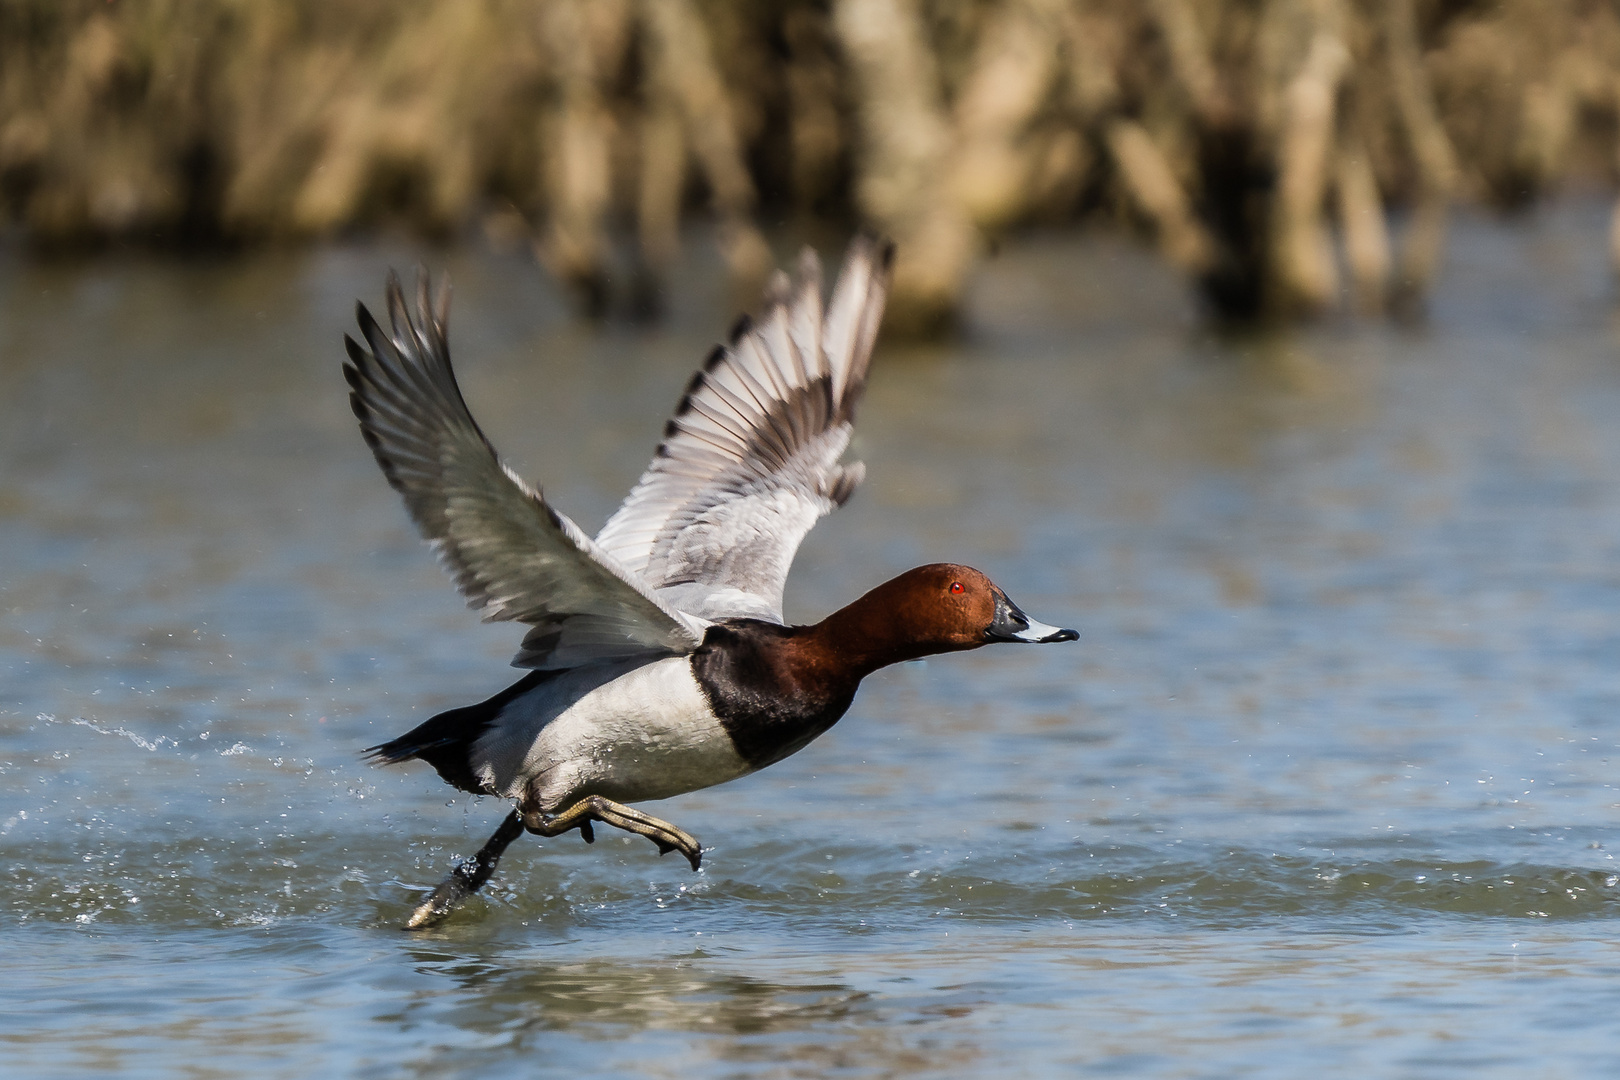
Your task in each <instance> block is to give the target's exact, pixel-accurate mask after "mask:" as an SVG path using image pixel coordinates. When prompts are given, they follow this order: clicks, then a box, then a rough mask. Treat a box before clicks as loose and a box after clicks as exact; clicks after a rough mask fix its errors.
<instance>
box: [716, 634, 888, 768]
mask: <svg viewBox="0 0 1620 1080" xmlns="http://www.w3.org/2000/svg"><path fill="white" fill-rule="evenodd" d="M802 630H803V628H801V627H792V626H778V625H777V624H775V623H768V622H761V621H758V620H755V619H728V620H726V621H725V622H722V623H716V624H715V625H714V626H711V627H710V628H709V630H708V632H707V633H706V634H705V635H704V638H703V644H702V645H701V646H699V648H698V650H697V651H696V652H695V653H693V654H692V671H693V674H695V675H696V676H697V681H698V685H699V686H701V687H702V688H703V693H704V694H705V695H706V696H707V697H708V700H709V707H710V709H712V710H713V712H714V715H715V717H716V718H717V719H718V720H719V721H720V724H721V726H722V727H723V728H725V731H726V734H727V735H729V736H731V741H732V743H733V745H734V746H735V747H736V749H737V753H738V755H739V756H740V757H741V758H742V759H743V760H744V761H746V762H747V763H748V764H749V765H750V766H752V767H753V768H755V769H763V768H764V767H765V766H767V765H770V764H773V763H775V762H778V761H781V760H782V759H783V758H785V757H787V756H788V755H789V754H792V753H794V752H796V751H798V750H801V749H803V748H804V747H805V745H806V744H808V743H809V742H810V741H811V740H812V739H814V738H815V737H816V736H817V735H820V734H821V733H822V732H824V731H826V730H827V729H828V728H830V727H832V726H833V725H834V724H835V723H837V722H838V718H839V717H841V716H843V715H844V712H845V710H847V709H848V708H849V704H850V702H851V701H853V700H854V699H855V689H856V687H858V686H859V685H860V679H859V677H856V676H850V675H847V674H845V673H842V672H840V671H839V670H838V669H837V667H836V666H835V665H829V664H827V663H826V662H825V661H824V660H823V659H822V658H819V657H816V656H814V655H812V654H811V652H810V650H807V649H806V648H804V647H803V642H802V641H801V633H802Z"/></svg>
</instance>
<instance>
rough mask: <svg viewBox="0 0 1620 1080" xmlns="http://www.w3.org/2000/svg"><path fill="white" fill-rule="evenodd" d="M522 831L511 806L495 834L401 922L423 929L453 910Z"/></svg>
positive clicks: (492, 869) (486, 877)
mask: <svg viewBox="0 0 1620 1080" xmlns="http://www.w3.org/2000/svg"><path fill="white" fill-rule="evenodd" d="M522 835H523V818H522V816H521V815H519V814H518V812H517V811H516V810H514V811H512V812H511V813H510V814H507V815H506V820H504V821H502V822H501V827H500V828H498V829H496V830H495V835H494V836H491V837H490V838H489V840H488V841H486V842H485V844H484V846H483V847H481V848H479V849H478V854H476V855H474V856H473V857H472V858H470V859H468V860H467V861H466V862H463V863H462V864H461V865H460V866H458V867H456V868H455V869H454V870H452V871H451V872H450V876H449V877H447V878H445V879H444V881H443V882H442V883H441V884H440V885H439V887H438V888H437V889H434V890H433V894H432V895H431V896H429V897H428V898H427V899H426V900H424V901H422V902H421V903H420V904H418V905H417V906H416V910H415V911H413V912H411V917H410V921H408V922H407V923H406V924H405V929H407V930H425V929H427V928H428V927H430V926H432V925H434V924H435V923H437V922H439V921H440V920H442V919H443V918H444V917H445V916H446V915H448V914H450V913H451V912H452V911H454V910H455V909H456V908H457V907H458V906H460V904H461V902H462V901H463V900H465V899H467V897H469V896H471V895H472V894H473V893H475V892H477V891H478V890H479V889H481V888H483V886H484V882H486V881H488V880H489V879H490V875H492V874H494V873H495V867H496V866H497V865H498V864H499V863H500V861H501V852H503V851H505V850H506V846H507V845H508V844H510V843H511V842H512V841H514V840H516V839H517V838H518V837H520V836H522Z"/></svg>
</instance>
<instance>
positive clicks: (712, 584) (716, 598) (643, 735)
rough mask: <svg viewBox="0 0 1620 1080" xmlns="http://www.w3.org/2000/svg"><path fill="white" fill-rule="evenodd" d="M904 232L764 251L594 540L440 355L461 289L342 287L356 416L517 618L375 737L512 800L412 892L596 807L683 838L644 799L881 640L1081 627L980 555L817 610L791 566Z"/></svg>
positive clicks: (688, 779) (458, 580) (848, 693)
mask: <svg viewBox="0 0 1620 1080" xmlns="http://www.w3.org/2000/svg"><path fill="white" fill-rule="evenodd" d="M893 263H894V245H893V244H892V243H891V242H889V241H887V240H884V239H882V238H879V237H876V236H872V235H868V234H861V235H859V236H857V237H856V238H855V239H854V240H853V241H852V242H851V243H850V246H849V248H848V251H847V253H846V255H845V257H844V261H843V265H842V268H841V269H840V271H839V274H838V277H837V280H836V282H835V284H834V286H833V288H832V291H831V293H830V294H829V295H828V296H827V297H826V299H825V302H824V301H823V293H822V268H821V264H820V261H819V259H818V257H817V256H816V254H815V252H814V251H813V250H810V249H808V248H806V249H805V250H804V251H803V252H802V253H801V254H800V256H799V259H798V265H797V267H796V273H795V275H794V277H793V278H791V279H790V278H789V277H788V276H787V275H786V274H785V273H784V272H782V271H780V270H778V271H776V273H775V274H774V275H773V276H772V278H771V280H770V282H769V284H768V285H767V287H766V290H765V297H764V303H763V306H762V308H761V310H760V312H759V314H758V315H757V317H752V318H750V317H749V316H746V315H745V316H743V317H742V318H740V319H739V320H738V321H737V323H736V324H735V325H734V326H733V328H732V330H731V333H730V335H729V336H728V337H727V339H726V342H725V343H724V344H721V345H716V346H715V347H714V349H713V351H712V352H710V354H709V356H708V359H707V360H706V362H705V363H704V364H703V366H702V367H701V368H700V369H699V370H698V371H697V373H696V374H695V375H693V376H692V379H691V381H690V382H689V383H688V384H687V386H686V390H685V392H684V394H683V395H682V396H681V399H680V403H679V404H678V406H677V407H676V409H675V413H674V415H673V417H672V418H671V419H670V420H669V421H668V423H667V424H666V425H665V427H664V431H663V437H662V441H661V442H660V443H659V445H658V447H657V449H656V450H655V452H654V454H653V458H652V462H651V464H649V465H648V467H647V469H646V471H645V472H644V473H643V474H642V476H641V478H640V480H639V481H637V483H636V484H635V486H634V488H633V489H632V490H631V491H630V494H629V496H628V497H627V498H626V499H625V500H624V502H623V504H622V505H621V506H620V507H619V508H618V510H617V511H616V512H615V513H614V514H613V515H612V516H611V517H610V518H609V519H608V520H607V523H606V524H605V525H603V527H602V529H601V531H600V532H598V533H597V534H596V536H595V537H594V538H592V537H590V536H588V535H586V533H585V532H584V530H582V529H581V528H580V527H579V526H578V525H576V524H575V523H574V522H573V521H572V520H571V519H569V518H568V517H566V516H564V515H563V514H562V513H561V512H560V511H558V510H557V509H556V508H555V507H553V506H552V505H551V503H550V502H549V501H548V500H547V499H546V497H545V495H544V494H543V493H542V492H541V491H540V490H539V489H538V488H535V487H533V486H531V485H530V484H529V483H528V482H527V481H525V480H524V479H523V478H522V477H520V476H519V475H518V474H517V473H516V472H514V471H513V470H512V469H511V468H510V467H509V466H508V465H507V464H505V463H504V462H503V461H502V460H501V458H500V456H499V454H498V453H497V452H496V450H495V448H494V446H493V445H492V444H491V443H490V441H489V439H488V438H486V437H485V435H484V432H483V430H482V429H481V428H480V427H479V426H478V423H477V421H475V420H474V419H473V416H472V413H471V412H470V411H469V410H468V407H467V403H466V401H465V400H464V399H463V397H462V394H461V390H460V388H459V386H458V385H457V382H456V376H455V372H454V370H453V369H452V367H451V364H450V348H449V339H448V331H447V327H448V323H449V311H450V295H451V294H450V287H449V283H448V280H447V279H444V278H442V277H441V280H440V283H439V284H438V286H437V287H436V288H435V287H434V286H433V284H432V282H431V281H430V279H429V275H428V274H427V272H426V271H423V270H419V271H418V273H417V276H416V288H415V296H414V301H413V302H412V303H409V304H408V303H407V301H406V298H405V293H404V290H403V289H402V287H401V284H400V280H399V277H398V275H397V274H395V273H393V272H392V271H390V273H389V274H388V277H387V282H386V288H385V292H386V301H387V314H388V321H389V325H388V328H387V329H386V330H385V329H384V328H383V326H382V325H381V324H380V323H379V322H378V321H377V319H376V318H374V317H373V316H372V314H371V312H370V311H369V310H368V309H367V308H366V306H365V304H364V303H357V305H356V319H357V322H358V324H359V333H360V338H361V339H362V340H363V341H364V344H361V343H360V342H359V341H356V340H355V338H353V337H351V336H349V335H347V334H345V335H344V345H345V348H346V351H347V354H348V361H347V362H346V363H345V364H344V365H343V373H344V376H345V378H346V380H347V382H348V386H349V401H350V404H351V406H352V408H353V411H354V414H355V416H356V418H357V419H358V420H359V423H360V434H361V436H362V437H363V438H364V440H365V442H366V445H367V446H369V447H370V448H371V452H372V455H373V456H374V457H375V458H376V460H377V464H378V465H379V466H380V467H381V469H382V472H383V475H384V477H386V478H387V480H388V483H389V484H390V485H392V486H393V488H394V490H395V491H397V492H398V493H399V494H400V495H401V496H402V497H403V499H404V502H405V507H406V509H407V511H408V512H409V515H410V517H411V519H412V520H413V521H414V523H415V525H416V527H417V529H418V531H419V532H420V533H421V535H422V537H423V538H424V539H425V540H426V541H427V543H428V544H429V545H430V546H431V547H432V549H433V550H434V552H435V553H436V554H437V556H438V558H439V560H440V562H441V563H442V564H443V566H444V568H445V569H446V570H447V571H448V572H449V574H450V575H451V577H452V578H453V579H454V580H455V584H456V587H457V588H458V589H459V590H460V592H461V593H462V595H463V596H464V597H465V598H466V601H467V604H468V606H469V607H471V608H472V609H473V610H474V611H476V612H478V613H479V614H481V615H482V617H483V619H484V620H485V621H509V622H517V623H522V624H524V625H526V626H527V627H528V629H527V631H526V633H525V634H524V637H523V639H522V642H521V644H520V646H519V648H518V652H517V655H516V656H515V657H514V658H513V660H512V665H513V666H514V667H517V668H520V669H524V670H526V672H527V674H525V675H524V676H523V677H522V678H521V679H519V680H518V681H517V682H516V683H514V684H512V685H511V686H509V687H507V688H506V689H505V690H502V691H501V692H500V693H498V694H495V695H494V696H493V697H490V698H489V699H487V700H485V701H482V702H479V703H477V704H474V705H468V706H464V707H461V708H455V709H450V710H448V711H446V712H441V713H439V714H438V715H436V716H433V717H432V718H431V719H429V720H427V721H426V722H424V723H422V724H420V725H418V726H417V727H415V728H413V729H411V730H410V731H408V732H406V733H405V734H403V735H401V736H399V737H398V738H395V739H392V740H390V741H388V742H385V743H381V744H379V745H377V746H372V747H368V748H366V750H365V751H363V753H365V754H367V755H368V756H369V759H370V760H371V761H372V762H373V763H376V764H379V765H395V764H400V763H403V762H408V761H413V760H414V761H423V762H426V763H427V764H428V765H430V766H432V768H433V769H434V770H435V771H437V773H438V774H439V776H440V777H441V778H442V779H443V780H444V781H445V782H446V783H448V784H450V785H451V786H452V787H455V788H457V789H459V790H461V791H465V792H472V793H477V794H483V795H491V796H496V797H499V798H501V799H503V800H508V801H509V802H510V803H511V806H512V809H511V811H510V812H509V813H508V814H507V815H506V817H505V819H504V820H502V822H501V823H500V826H499V827H498V828H497V829H496V831H495V833H494V834H493V835H492V836H491V837H490V838H489V840H488V841H487V842H486V843H485V844H484V846H483V847H482V848H481V849H480V850H479V851H478V852H477V853H476V854H474V855H473V856H471V857H470V858H467V859H465V860H462V861H461V862H459V864H458V865H457V866H456V867H455V868H454V870H453V871H452V872H451V873H450V875H449V876H448V877H447V878H446V879H445V880H444V882H443V883H442V884H440V885H439V886H438V887H437V888H436V889H434V890H433V891H432V892H431V894H430V895H428V896H427V898H426V899H424V900H423V901H422V902H421V903H420V904H418V905H417V907H416V909H415V910H414V911H413V912H412V913H411V915H410V917H409V920H408V921H407V923H406V924H405V925H406V927H407V928H408V929H413V930H416V929H424V928H426V927H430V926H433V925H435V924H437V923H439V922H440V921H442V920H443V919H444V918H445V917H446V916H448V915H449V914H450V912H451V911H453V910H454V909H455V908H456V907H457V906H458V905H460V904H461V903H462V902H463V901H465V900H466V899H467V897H469V896H471V895H472V894H473V893H474V892H476V891H477V890H478V889H479V888H481V887H482V886H483V885H484V884H485V883H486V882H487V881H489V879H490V878H491V876H492V875H493V874H494V873H495V870H496V867H497V865H498V863H499V861H500V858H501V855H502V853H503V852H504V851H505V850H506V848H507V847H508V846H509V845H510V844H511V843H512V842H513V841H514V840H516V839H517V838H518V837H519V836H521V835H523V834H524V833H526V832H527V833H530V834H534V835H536V836H540V837H558V836H562V835H563V834H565V833H568V832H572V831H574V830H578V832H579V833H580V835H581V836H582V837H583V839H584V840H585V841H586V842H587V843H589V842H593V841H594V839H595V832H594V830H595V827H596V826H597V825H605V826H608V827H611V828H617V829H622V830H625V831H627V832H630V833H634V834H637V835H640V836H643V837H646V838H647V839H649V840H651V841H652V842H653V844H654V845H656V846H657V848H658V851H659V853H660V854H667V853H668V852H671V851H678V852H680V853H681V854H682V855H684V856H685V857H686V859H687V860H688V862H690V864H691V867H692V870H693V871H694V872H696V871H698V869H699V868H700V866H701V862H702V857H703V849H702V847H701V846H700V845H699V843H698V842H697V840H696V839H695V838H693V837H692V836H691V835H690V834H688V833H686V832H684V831H683V830H681V829H679V828H677V827H676V826H674V825H672V824H670V823H669V822H667V821H663V820H661V819H659V818H656V817H653V816H652V815H650V814H647V813H645V812H644V811H642V810H639V809H637V808H635V807H634V806H633V805H631V804H634V803H643V802H651V801H656V800H660V799H667V798H670V797H672V796H675V795H681V794H684V793H686V792H690V791H696V790H698V789H701V788H707V787H711V786H713V785H715V784H721V783H724V782H726V781H728V780H735V779H737V778H738V777H741V776H745V775H747V774H749V773H752V772H756V771H758V770H760V769H763V768H765V767H767V766H769V765H772V764H775V763H776V762H778V761H781V760H782V759H783V758H786V757H787V756H789V755H790V754H794V753H796V752H798V751H799V750H801V749H803V748H804V747H805V746H807V745H808V744H809V743H810V742H812V741H813V740H814V739H816V738H817V737H818V736H820V735H822V734H824V733H825V732H826V731H827V730H828V729H830V728H831V727H832V726H833V725H834V724H835V723H837V722H838V720H839V718H841V717H842V716H843V715H844V714H845V712H846V711H848V709H849V707H850V704H851V702H852V701H853V700H854V698H855V693H856V690H857V688H858V687H859V686H860V683H861V680H862V679H863V678H865V677H866V676H867V675H870V674H871V673H872V672H874V671H877V670H878V669H879V668H883V667H886V666H888V665H890V664H896V663H901V662H903V661H908V660H917V659H920V658H922V657H926V656H932V655H936V654H941V653H950V652H961V651H965V650H969V649H977V648H980V647H982V646H985V645H989V644H993V643H1016V644H1049V643H1053V642H1064V641H1074V640H1077V639H1078V637H1079V635H1078V634H1077V633H1076V632H1075V631H1074V630H1070V629H1065V628H1061V627H1057V626H1049V625H1047V624H1045V623H1042V622H1038V621H1036V620H1035V619H1032V618H1031V617H1029V616H1028V615H1026V614H1025V613H1024V611H1023V610H1022V609H1021V608H1019V606H1018V605H1017V604H1015V603H1014V602H1013V601H1012V600H1011V599H1010V598H1009V597H1008V596H1007V594H1006V593H1005V592H1004V591H1003V590H1002V589H1000V588H999V587H998V586H996V585H995V584H994V583H993V582H992V581H991V580H990V579H989V578H988V577H986V576H985V575H984V574H983V573H981V572H980V571H978V570H975V569H973V568H971V567H968V566H963V565H958V564H955V563H934V564H930V565H927V566H919V567H916V568H914V569H911V570H908V571H906V572H905V573H903V574H901V575H899V576H898V577H896V578H893V579H892V580H890V581H887V582H884V583H883V584H881V585H878V586H877V587H876V588H873V589H871V590H870V591H868V592H867V593H865V594H864V595H862V596H861V597H860V598H859V599H857V600H855V601H854V602H853V603H851V604H848V605H847V606H845V607H842V608H840V609H839V610H837V611H834V612H833V613H832V614H830V615H828V616H827V617H826V618H825V619H823V620H821V621H820V622H818V623H814V624H812V625H802V626H800V625H789V624H788V623H787V622H786V620H785V619H784V617H783V614H782V590H783V585H784V583H785V581H786V579H787V574H788V568H789V566H790V564H791V563H792V561H793V556H794V554H795V553H796V552H797V550H798V548H799V544H800V543H801V541H803V539H804V537H805V535H806V534H807V533H808V532H809V531H810V529H811V527H812V526H814V525H815V523H816V522H817V521H818V520H819V519H820V518H822V517H823V516H825V515H827V514H829V513H831V512H832V511H833V510H835V509H837V508H838V507H840V506H842V505H843V504H844V503H845V502H847V501H848V500H849V498H850V496H851V495H852V494H854V492H855V490H856V488H857V487H858V486H859V485H860V483H861V480H862V478H863V477H864V476H865V468H864V466H863V465H862V464H861V463H860V462H845V461H843V460H842V459H843V457H844V453H845V451H846V449H847V448H848V446H849V441H850V436H851V432H852V430H853V423H854V419H855V408H856V405H857V404H858V403H859V401H860V398H861V395H862V391H863V390H864V389H865V387H866V380H867V371H868V368H869V366H870V363H871V359H872V351H873V345H874V342H875V341H876V339H877V335H878V327H879V324H880V322H881V320H882V317H883V308H884V303H885V301H886V299H887V296H888V290H889V282H890V278H891V273H892V267H893Z"/></svg>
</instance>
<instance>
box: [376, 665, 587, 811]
mask: <svg viewBox="0 0 1620 1080" xmlns="http://www.w3.org/2000/svg"><path fill="white" fill-rule="evenodd" d="M558 674H560V673H559V672H556V671H531V672H529V673H528V674H527V675H525V676H524V677H523V678H521V679H519V680H518V681H517V682H515V683H513V684H512V685H511V686H508V687H507V688H506V689H505V690H502V691H501V692H500V693H498V694H496V695H495V696H494V697H492V698H489V699H488V700H487V701H480V702H479V703H478V704H477V705H465V706H463V707H461V708H459V709H450V710H448V711H446V712H442V713H439V714H438V715H437V716H435V717H433V718H432V719H431V720H428V721H426V722H425V723H422V724H419V725H417V726H416V727H414V728H412V729H411V730H410V731H407V732H406V733H405V734H403V735H401V736H400V737H399V738H397V739H392V740H390V741H388V742H385V743H379V744H378V745H376V746H368V747H366V748H365V749H364V750H362V751H361V753H362V754H364V755H365V757H366V760H367V761H369V762H370V763H371V764H373V765H398V764H400V763H401V762H405V761H411V760H413V759H419V760H422V761H425V762H427V763H428V764H429V765H431V766H433V769H434V771H435V772H437V773H438V774H439V776H440V777H441V778H443V780H444V782H445V783H447V784H449V785H451V786H452V787H456V788H460V789H461V790H462V791H470V792H472V793H473V794H475V795H480V794H492V793H491V792H489V791H487V790H486V788H485V786H484V782H483V781H482V780H481V779H479V777H478V775H477V774H476V773H474V772H473V768H472V762H471V760H470V758H469V755H470V754H471V752H472V747H473V744H474V743H476V742H477V741H478V738H479V736H481V735H482V734H483V733H484V732H485V731H486V730H488V729H489V726H490V725H491V724H493V723H494V722H495V720H496V719H497V718H498V717H499V716H500V715H501V710H503V709H504V708H506V706H507V705H508V704H510V703H511V702H512V700H513V699H514V698H517V697H520V696H522V695H523V694H525V693H527V692H528V691H530V690H532V689H533V688H534V687H536V686H539V685H540V684H541V683H543V682H545V681H547V680H548V679H553V678H555V677H556V676H557V675H558Z"/></svg>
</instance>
